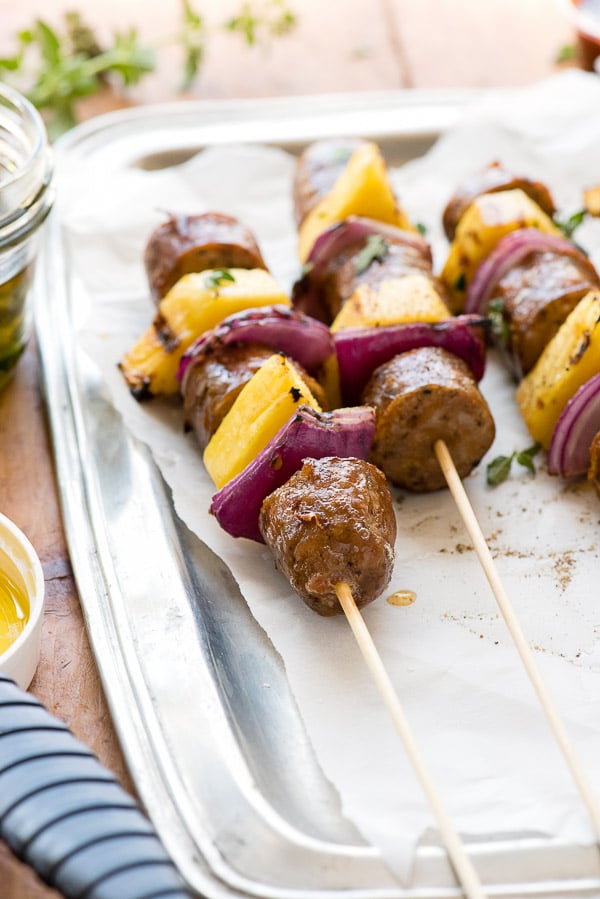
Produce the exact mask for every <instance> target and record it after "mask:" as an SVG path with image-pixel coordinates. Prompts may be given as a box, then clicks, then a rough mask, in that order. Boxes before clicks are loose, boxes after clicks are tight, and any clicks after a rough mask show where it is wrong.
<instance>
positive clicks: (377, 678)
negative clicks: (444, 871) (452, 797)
mask: <svg viewBox="0 0 600 899" xmlns="http://www.w3.org/2000/svg"><path fill="white" fill-rule="evenodd" d="M335 592H336V594H337V598H338V600H339V602H340V605H341V607H342V609H343V610H344V614H345V616H346V619H347V621H348V624H349V625H350V628H351V630H352V633H353V634H354V637H355V639H356V642H357V644H358V647H359V649H360V651H361V653H362V656H363V659H364V660H365V663H366V665H367V667H368V669H369V671H370V672H371V676H372V677H373V680H374V682H375V684H376V686H377V689H378V690H379V693H380V695H381V697H382V699H383V701H384V703H385V705H386V708H387V710H388V712H389V713H390V715H391V717H392V720H393V722H394V726H395V728H396V730H397V732H398V734H399V735H400V739H401V740H402V743H403V745H404V749H405V751H406V754H407V756H408V758H409V761H410V763H411V764H412V766H413V769H414V772H415V774H416V776H417V778H418V780H419V783H420V784H421V787H422V788H423V792H424V793H425V795H426V796H427V799H428V801H429V804H430V806H431V810H432V811H433V813H434V815H435V818H436V820H437V823H438V827H439V830H440V834H441V836H442V839H443V841H444V844H445V846H446V849H447V852H448V857H449V859H450V862H451V864H452V867H453V869H454V873H455V874H456V876H457V878H458V880H459V882H460V884H461V886H462V887H463V889H464V891H465V895H466V896H467V897H468V899H485V896H486V894H485V892H484V891H483V887H482V884H481V881H480V879H479V875H478V874H477V872H476V870H475V868H474V866H473V863H472V861H471V859H470V858H469V856H468V854H467V852H466V851H465V847H464V843H463V842H462V840H461V838H460V836H459V834H458V833H457V831H456V829H455V827H454V824H453V823H452V820H451V818H450V816H449V815H448V812H447V811H446V809H445V807H444V805H443V803H442V800H441V798H440V796H439V794H438V792H437V789H436V787H435V784H434V782H433V779H432V777H431V774H430V773H429V770H428V768H427V766H426V763H425V760H424V758H423V756H422V754H421V751H420V749H419V746H418V744H417V741H416V739H415V736H414V734H413V731H412V728H411V726H410V724H409V722H408V719H407V718H406V715H405V714H404V710H403V709H402V706H401V704H400V700H399V698H398V694H397V693H396V691H395V690H394V687H393V685H392V682H391V680H390V678H389V675H388V673H387V671H386V669H385V666H384V664H383V661H382V659H381V656H380V655H379V653H378V651H377V648H376V646H375V644H374V642H373V638H372V637H371V633H370V631H369V629H368V628H367V625H366V624H365V620H364V618H363V616H362V615H361V613H360V610H359V609H358V607H357V605H356V603H355V602H354V597H353V596H352V591H351V590H350V587H349V586H348V584H346V583H344V582H340V583H338V584H336V587H335Z"/></svg>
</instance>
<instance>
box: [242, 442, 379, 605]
mask: <svg viewBox="0 0 600 899" xmlns="http://www.w3.org/2000/svg"><path fill="white" fill-rule="evenodd" d="M259 527H260V531H261V534H262V535H263V539H264V541H265V543H266V544H267V545H268V546H269V547H270V549H271V550H272V552H273V555H274V557H275V561H276V564H277V567H278V568H279V569H280V571H282V572H283V574H284V575H285V576H286V577H287V578H288V580H289V581H290V583H291V585H292V587H293V588H294V590H295V591H296V592H297V593H299V594H300V596H301V597H302V599H303V600H304V602H305V603H306V604H307V605H308V606H310V608H311V609H314V611H315V612H318V613H319V615H335V614H337V613H339V612H341V611H342V609H341V606H340V604H339V601H338V599H337V596H336V594H335V585H336V584H337V583H339V582H340V581H345V582H346V583H347V584H348V585H349V586H350V589H351V590H352V594H353V596H354V599H355V601H356V604H357V605H358V606H359V607H361V606H364V605H366V604H367V603H370V602H372V601H373V600H374V599H377V597H378V596H379V595H380V593H381V592H382V591H383V590H384V589H385V587H386V586H387V584H388V583H389V580H390V577H391V574H392V569H393V565H394V541H395V539H396V517H395V514H394V509H393V505H392V498H391V496H390V491H389V489H388V486H387V483H386V480H385V478H384V476H383V474H382V473H381V472H380V471H379V470H378V469H377V468H375V466H373V465H371V464H370V463H369V462H364V461H363V460H362V459H354V458H352V459H340V458H337V457H333V456H328V457H325V458H323V459H306V460H305V461H304V464H303V466H302V468H301V469H300V471H298V472H296V474H294V475H292V477H291V478H290V479H289V481H287V482H286V483H285V484H284V485H283V486H282V487H279V488H278V489H277V490H275V491H273V493H271V494H269V496H267V497H266V499H265V500H264V501H263V504H262V508H261V512H260V521H259Z"/></svg>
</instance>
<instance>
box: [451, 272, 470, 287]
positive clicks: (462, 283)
mask: <svg viewBox="0 0 600 899" xmlns="http://www.w3.org/2000/svg"><path fill="white" fill-rule="evenodd" d="M466 286H467V276H466V275H465V273H464V272H461V273H460V275H459V276H458V278H457V279H456V281H455V282H454V290H464V289H465V288H466Z"/></svg>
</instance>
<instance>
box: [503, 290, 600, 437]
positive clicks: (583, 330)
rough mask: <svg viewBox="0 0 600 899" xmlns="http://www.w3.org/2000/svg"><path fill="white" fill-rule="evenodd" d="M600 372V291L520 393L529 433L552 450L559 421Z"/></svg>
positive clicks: (579, 309) (574, 316)
mask: <svg viewBox="0 0 600 899" xmlns="http://www.w3.org/2000/svg"><path fill="white" fill-rule="evenodd" d="M598 372H600V291H590V292H589V293H588V294H586V296H585V297H584V298H583V299H582V300H581V301H580V302H579V303H578V304H577V306H576V307H575V309H574V310H573V311H572V312H571V314H570V315H569V316H568V318H567V319H566V320H565V322H564V323H563V324H562V326H561V327H560V329H559V330H558V332H557V333H556V334H555V336H554V337H553V338H552V340H551V341H550V342H549V343H548V344H547V346H546V348H545V349H544V351H543V353H542V355H541V356H540V358H539V359H538V361H537V363H536V365H535V366H534V368H533V369H532V370H531V371H530V372H529V374H528V375H527V376H526V377H525V378H523V380H522V381H521V383H520V385H519V387H518V389H517V402H518V404H519V407H520V409H521V413H522V415H523V418H524V420H525V424H526V425H527V428H528V430H529V433H530V434H531V436H532V437H533V439H534V440H537V441H538V443H541V445H542V446H543V447H544V449H548V447H549V446H550V441H551V439H552V432H553V430H554V427H555V425H556V422H557V421H558V418H559V416H560V414H561V412H562V410H563V409H564V407H565V406H566V404H567V402H568V401H569V400H570V399H571V397H572V396H573V395H574V393H575V392H576V391H577V390H578V389H579V388H580V387H581V386H582V384H584V383H585V382H586V381H589V379H590V378H591V377H592V376H593V375H596V374H598Z"/></svg>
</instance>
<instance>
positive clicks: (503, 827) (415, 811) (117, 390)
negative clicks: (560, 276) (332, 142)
mask: <svg viewBox="0 0 600 899" xmlns="http://www.w3.org/2000/svg"><path fill="white" fill-rule="evenodd" d="M356 131H357V133H360V122H357V123H356ZM492 159H501V160H502V161H503V162H504V163H505V164H506V165H507V166H508V167H509V168H513V169H515V170H517V171H519V172H521V173H524V174H530V175H534V176H535V177H537V178H540V179H542V180H547V181H548V183H549V184H551V186H552V188H553V191H554V193H555V196H556V199H557V201H558V203H559V204H560V206H561V207H562V209H564V210H565V212H571V211H573V210H574V209H576V208H578V207H579V206H580V205H581V191H582V188H584V187H587V186H591V185H592V184H595V183H598V182H600V80H599V79H597V78H595V77H593V76H585V75H583V74H580V73H567V74H565V75H561V76H558V77H556V78H554V79H552V80H550V81H548V82H545V83H542V84H540V85H536V86H534V87H532V88H530V89H526V90H522V91H517V92H510V93H507V94H506V95H503V96H502V98H500V99H498V98H496V99H494V100H493V101H492V100H489V101H488V102H487V103H486V104H484V105H483V106H478V107H476V108H474V109H473V110H472V111H470V112H469V114H468V116H467V117H466V119H465V121H464V122H462V123H461V124H460V125H459V126H458V127H456V129H454V130H453V131H452V132H451V133H449V134H448V135H447V136H445V137H444V139H442V140H440V142H439V143H438V144H437V145H436V146H435V147H434V149H433V150H432V151H431V152H430V153H429V154H428V155H427V156H426V157H424V158H423V159H421V160H418V161H415V162H414V163H411V164H409V165H407V166H406V167H405V168H403V169H402V170H400V171H397V172H395V173H394V181H395V184H396V187H397V189H398V191H399V194H400V196H401V198H402V200H403V203H404V205H405V206H406V208H407V209H408V211H409V214H410V215H411V217H412V218H413V220H415V221H420V222H423V223H425V224H426V226H427V227H428V234H429V236H430V237H431V239H432V242H433V245H434V250H435V255H436V259H437V262H438V264H440V263H441V261H442V260H443V257H444V253H445V249H446V245H445V243H444V241H443V239H442V237H441V230H440V227H439V221H440V216H441V210H442V208H443V206H444V204H445V202H446V200H447V199H448V197H449V196H450V194H451V193H452V191H453V188H454V186H455V184H456V183H457V182H458V181H459V180H460V179H461V178H462V177H464V176H465V175H468V174H471V173H472V172H473V171H474V170H476V169H477V168H478V167H481V166H482V165H484V164H486V163H487V162H489V161H491V160H492ZM293 164H294V162H293V159H292V158H291V157H289V156H287V155H286V154H285V153H283V152H281V151H278V150H276V149H272V148H267V147H247V146H232V147H227V148H222V149H218V150H207V151H205V152H203V153H201V154H200V155H199V156H197V157H195V158H194V159H192V160H191V161H189V162H187V163H186V164H184V165H182V166H179V167H175V168H172V169H166V170H161V171H153V172H146V171H139V170H134V169H130V170H125V171H122V172H120V173H119V174H118V176H115V174H114V172H111V173H110V177H109V176H108V175H107V174H103V172H102V171H94V172H93V177H90V172H89V171H87V172H80V171H77V170H76V171H72V170H70V171H68V170H65V169H62V170H61V169H60V168H59V209H60V214H61V217H62V220H63V222H64V223H65V228H66V234H67V241H68V246H69V252H70V261H71V264H72V266H73V277H74V282H75V285H76V290H77V294H78V302H79V298H80V309H81V344H82V346H83V347H84V348H85V349H86V351H87V352H88V353H89V354H90V355H91V356H92V358H93V359H94V360H95V361H96V362H97V363H98V365H99V366H100V368H101V369H102V372H103V374H104V376H105V378H106V381H107V383H108V385H109V387H110V389H111V391H112V395H113V397H114V403H115V405H116V407H117V408H118V409H119V410H120V411H121V412H122V414H123V417H124V419H125V421H126V423H127V425H128V427H130V428H131V430H132V431H133V432H134V433H135V434H136V435H137V436H138V437H140V438H141V439H143V440H144V441H146V442H147V443H148V444H149V446H150V447H151V448H152V451H153V453H154V456H155V458H156V459H157V461H158V463H159V465H160V466H161V469H162V471H163V473H164V476H165V477H166V479H167V481H168V483H169V484H170V485H171V487H172V489H173V495H174V501H175V504H176V508H177V511H178V513H179V514H180V516H181V517H182V518H183V519H184V520H185V521H186V523H187V524H188V525H189V526H190V527H191V528H192V529H193V530H194V531H195V532H196V533H197V534H198V535H199V536H200V537H201V538H202V539H203V540H204V541H205V542H207V543H208V544H209V545H210V546H211V547H212V548H213V549H215V550H216V552H217V553H219V554H220V555H221V556H222V557H223V558H224V559H225V561H226V562H227V563H228V565H229V566H230V567H231V569H232V571H233V573H234V575H235V577H236V578H237V580H238V581H239V583H240V586H241V589H242V592H243V594H244V596H245V597H246V599H247V601H248V603H249V605H250V608H251V610H252V612H253V614H254V616H255V617H256V618H257V619H258V621H259V622H260V624H261V625H262V626H263V627H264V628H265V629H266V631H267V633H268V634H269V636H270V638H271V640H272V642H273V644H274V646H275V647H276V648H277V650H278V651H279V652H280V653H281V655H282V657H283V659H284V661H285V666H286V670H287V674H288V677H289V681H290V684H291V687H292V689H293V692H294V694H295V696H296V699H297V701H298V704H299V708H300V710H301V713H302V715H303V718H304V721H305V723H306V727H307V730H308V733H309V735H310V738H311V740H312V742H313V744H314V747H315V750H316V753H317V756H318V759H319V762H320V764H321V766H322V768H323V770H324V772H325V774H326V775H327V777H328V778H329V779H330V780H331V782H332V783H333V784H334V785H335V786H336V788H337V790H338V791H339V794H340V797H341V802H342V808H343V812H344V814H345V815H346V816H347V817H348V818H349V819H351V820H352V821H353V822H354V823H355V824H356V826H357V827H358V828H359V829H360V831H361V832H362V833H363V835H364V836H365V838H366V839H367V840H368V841H370V842H371V843H372V844H373V845H375V846H377V847H379V848H380V850H381V852H382V853H383V855H384V857H385V859H386V861H387V863H388V865H389V867H390V869H391V870H392V871H394V872H395V873H396V875H397V876H398V877H399V878H400V879H402V878H405V877H406V875H407V873H408V871H409V869H410V864H411V859H412V857H413V851H414V847H415V845H416V843H417V842H418V840H419V839H420V838H421V836H422V835H423V833H424V832H425V830H426V829H427V828H429V827H435V822H434V820H433V818H432V814H431V812H430V811H429V809H428V806H427V803H426V801H425V799H424V797H423V794H422V792H421V789H420V787H419V785H418V784H417V782H416V780H415V777H414V775H413V772H412V770H411V767H410V765H409V763H408V762H407V760H406V758H405V755H404V752H403V749H402V746H401V744H400V742H399V739H398V736H397V735H396V733H395V731H394V729H393V727H392V725H391V723H390V721H389V719H388V715H387V712H386V711H385V710H384V709H383V707H382V703H381V701H380V699H379V697H378V695H377V693H376V690H375V688H374V687H373V686H372V684H371V682H370V680H369V677H368V676H367V675H366V669H365V667H364V665H363V662H362V660H361V657H360V655H359V652H358V650H357V648H356V647H355V645H354V641H353V638H352V636H351V633H350V630H349V628H348V625H347V624H346V622H345V620H344V619H343V618H338V619H334V620H322V619H320V618H319V617H318V616H316V615H315V614H314V613H313V612H311V611H310V610H308V609H307V608H306V607H305V606H304V605H303V603H302V602H301V601H300V600H298V598H297V597H296V596H295V595H294V594H292V593H291V591H290V590H289V587H288V585H287V583H286V581H285V580H284V579H283V577H281V576H280V575H279V574H277V573H276V572H275V571H274V568H273V563H272V559H271V557H270V555H269V553H268V551H267V550H266V549H265V547H261V546H258V545H256V544H252V543H250V542H247V541H235V540H233V539H231V538H229V537H228V536H227V535H225V534H223V533H222V532H220V530H219V528H218V526H217V525H216V524H215V522H214V521H213V520H211V518H210V517H209V516H208V514H207V509H208V506H209V502H210V497H211V495H212V493H213V487H212V484H211V483H210V481H209V479H208V477H207V475H206V474H205V472H204V470H203V467H202V463H201V457H200V455H199V453H198V451H197V449H196V446H195V444H194V439H193V437H191V436H189V435H188V436H187V437H186V436H184V435H183V433H182V429H181V416H180V409H179V407H178V405H177V403H173V402H161V401H155V402H153V403H151V404H145V405H141V406H140V405H138V404H137V403H136V402H135V401H134V400H133V399H132V398H131V397H130V395H129V393H128V391H127V389H126V387H125V385H124V383H123V382H122V380H121V377H120V374H119V372H118V371H117V368H116V363H117V362H118V360H119V359H120V358H121V356H122V354H123V352H124V351H125V349H127V348H128V347H129V346H130V345H131V344H132V343H133V342H134V341H135V340H136V339H137V337H138V336H139V334H140V333H141V332H143V331H144V330H145V329H146V328H147V327H148V325H149V323H150V321H151V318H152V316H153V311H154V309H153V306H152V304H151V301H150V299H149V296H148V291H147V286H146V283H145V279H144V273H143V269H142V263H141V259H142V253H143V248H144V244H145V242H146V239H147V237H148V235H149V234H150V232H151V230H152V229H153V228H154V227H155V226H156V224H157V223H158V222H159V221H161V220H162V215H161V210H164V209H168V210H177V211H189V212H192V211H202V210H207V209H216V210H220V211H223V212H226V213H230V214H233V215H236V216H238V217H240V218H241V219H242V220H243V221H244V222H245V223H246V224H248V225H249V226H250V227H251V228H252V229H254V231H255V233H256V234H257V236H258V239H259V243H260V245H261V247H262V249H263V251H264V254H265V257H266V260H267V263H268V264H269V265H270V266H271V268H272V271H273V272H274V274H275V275H276V276H277V277H278V278H279V279H280V280H281V282H282V283H283V284H284V285H285V286H288V287H289V286H290V285H291V283H292V281H293V279H294V277H295V276H296V274H297V272H298V265H297V262H296V259H295V233H294V226H293V220H292V207H291V198H290V184H291V177H292V171H293ZM578 239H579V240H580V242H581V243H582V244H584V245H587V246H588V248H589V249H591V250H592V252H593V255H595V257H596V262H599V261H600V258H599V254H600V227H599V226H598V223H597V222H596V223H594V222H592V223H591V224H586V225H585V226H584V227H582V228H581V230H580V231H579V232H578ZM483 391H484V394H485V396H486V397H487V399H488V401H489V403H490V405H491V408H492V411H493V413H494V416H495V420H496V423H497V438H496V441H495V443H494V446H493V447H492V448H491V450H490V452H489V454H488V456H487V459H486V460H484V464H482V465H481V466H480V467H479V469H478V470H477V471H475V472H474V473H473V474H472V475H471V476H470V477H469V478H468V479H467V480H466V487H467V490H468V492H469V495H470V497H471V500H472V502H473V505H474V507H475V510H476V512H477V515H478V517H479V520H480V522H481V525H482V528H483V531H484V534H485V535H486V537H487V539H488V540H489V544H490V547H491V549H492V552H493V554H494V556H495V558H496V560H497V564H498V568H499V570H500V573H501V576H502V578H503V581H504V584H505V586H506V588H507V590H508V593H509V594H510V596H511V598H512V600H513V602H514V604H515V607H516V609H517V611H518V614H519V616H520V618H521V621H522V623H523V626H524V629H525V631H526V633H527V635H528V637H529V638H530V640H531V643H532V644H533V646H534V647H535V650H536V655H537V660H538V663H539V665H540V668H541V669H542V672H543V675H544V677H545V679H546V681H547V683H548V685H549V686H550V688H551V691H552V693H553V695H554V697H555V700H556V703H557V705H558V707H559V709H560V711H561V713H562V715H563V716H564V719H565V721H566V723H567V726H568V729H569V732H570V734H571V737H572V739H573V741H574V743H575V745H576V747H577V750H578V752H579V754H580V756H581V758H582V760H583V761H584V763H585V766H586V768H587V772H588V774H589V776H590V777H591V779H592V782H593V784H594V786H595V788H596V790H598V791H600V639H599V638H600V608H599V599H600V596H599V588H598V583H599V570H600V563H599V541H598V533H599V525H600V504H599V501H598V498H597V496H596V495H595V493H594V492H593V491H592V490H591V489H590V488H589V487H588V486H587V485H575V486H574V485H570V484H566V483H564V482H561V481H560V480H559V479H554V478H550V477H549V476H548V475H547V474H546V472H545V468H544V460H543V459H542V460H540V462H539V464H538V468H539V469H540V470H539V471H538V474H537V475H536V477H535V478H533V477H531V475H530V474H529V473H528V472H527V471H526V470H525V469H520V468H519V467H518V466H517V468H516V470H514V471H513V473H512V475H511V477H510V479H509V480H508V481H507V482H506V483H505V484H504V485H502V486H501V487H498V488H497V489H490V488H488V487H487V486H486V485H485V471H484V468H485V461H489V459H491V458H493V457H494V456H495V455H497V454H499V453H505V454H508V453H511V452H512V451H513V450H515V449H523V448H525V447H526V446H528V445H530V443H531V440H530V438H529V437H528V435H527V433H526V431H525V428H524V426H523V424H522V422H521V420H520V417H519V415H518V412H517V410H516V406H515V402H514V385H513V384H512V383H511V381H510V379H509V378H508V376H507V375H506V373H505V372H504V370H503V369H502V367H501V365H500V364H499V363H498V362H497V360H495V359H494V358H491V359H490V361H489V364H488V372H487V374H486V377H485V379H484V382H483ZM396 498H397V513H398V541H397V547H396V552H397V559H396V565H395V572H394V576H393V580H392V583H391V585H390V592H391V591H392V590H395V589H401V588H409V589H412V590H414V591H415V592H416V594H417V599H416V602H415V603H414V604H413V605H412V606H410V607H406V608H398V607H393V606H392V605H390V604H388V603H387V602H386V601H385V599H384V598H382V599H380V600H379V601H378V602H376V603H374V604H373V605H372V606H370V607H368V608H367V609H366V610H365V611H364V617H365V620H366V623H367V625H368V627H369V629H370V631H371V633H372V635H373V637H374V640H375V642H376V644H377V646H378V648H379V650H380V652H381V654H382V656H383V659H384V662H385V664H386V666H387V669H388V671H389V673H390V675H391V677H392V680H393V682H394V684H395V686H396V688H397V690H398V693H399V695H400V698H401V702H402V704H403V706H404V708H405V711H406V713H407V715H408V717H409V719H410V721H411V723H412V725H413V727H414V729H415V731H416V734H417V737H418V739H419V742H420V744H421V746H422V748H423V753H424V755H425V757H426V760H427V762H428V764H429V766H430V768H431V770H432V773H433V775H434V779H435V781H436V782H437V784H438V787H439V790H440V793H441V794H442V797H443V799H444V802H445V803H446V805H447V807H448V809H449V811H450V813H451V814H452V816H453V817H454V820H455V822H456V825H457V827H458V828H459V830H460V831H461V832H462V833H464V834H476V835H479V836H485V835H498V834H504V835H509V834H516V833H538V834H548V835H550V836H552V837H558V838H561V839H564V840H565V841H567V842H574V843H581V844H587V843H591V842H593V839H594V837H593V833H592V829H591V825H590V823H589V821H588V818H587V814H586V811H585V809H584V807H583V805H582V803H581V801H580V799H579V797H578V794H577V792H576V790H575V787H574V785H573V783H572V781H571V778H570V775H569V773H568V771H567V768H566V766H565V764H564V763H563V761H562V758H561V756H560V753H559V751H558V749H557V748H556V746H555V743H554V740H553V738H552V736H551V734H550V731H549V728H548V726H547V724H546V722H545V719H544V718H543V715H542V712H541V711H540V709H539V708H538V705H537V702H536V700H535V698H534V696H533V691H532V688H531V686H530V684H529V682H528V680H527V678H526V675H525V674H524V672H523V670H522V667H521V664H520V662H519V660H518V658H517V655H516V651H515V650H514V648H513V646H512V643H511V640H510V637H509V636H508V634H507V631H506V628H505V626H504V624H503V622H502V620H501V619H500V617H499V613H498V611H497V608H496V604H495V601H494V599H493V596H492V594H491V592H490V589H489V587H488V585H487V582H486V581H485V579H484V576H483V574H482V572H481V570H480V567H479V565H478V562H477V560H476V557H475V554H474V552H473V551H472V548H471V546H470V545H469V540H468V537H467V535H466V533H465V531H464V528H463V525H462V523H461V521H460V518H459V515H458V513H457V511H456V510H455V507H454V504H453V502H452V499H451V497H450V496H449V494H448V493H447V492H446V491H441V492H439V493H436V494H434V495H428V496H410V495H404V494H400V493H398V494H396Z"/></svg>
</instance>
